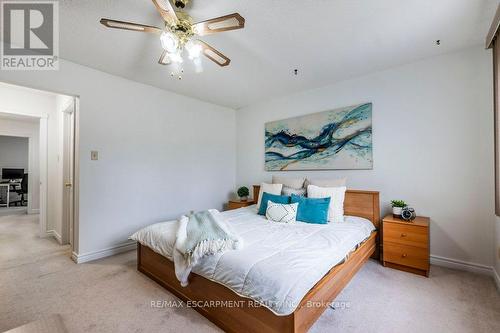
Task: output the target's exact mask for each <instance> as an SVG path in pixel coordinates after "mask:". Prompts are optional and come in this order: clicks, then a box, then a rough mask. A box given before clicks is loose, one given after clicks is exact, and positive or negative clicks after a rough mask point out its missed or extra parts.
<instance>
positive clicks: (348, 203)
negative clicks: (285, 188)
mask: <svg viewBox="0 0 500 333" xmlns="http://www.w3.org/2000/svg"><path fill="white" fill-rule="evenodd" d="M259 191H260V185H254V186H253V199H254V201H255V202H257V201H258V199H259ZM344 214H345V215H351V216H359V217H364V218H365V219H368V220H370V221H372V223H373V225H374V226H375V227H376V228H377V229H378V228H379V227H380V199H379V192H377V191H361V190H347V191H346V193H345V199H344Z"/></svg>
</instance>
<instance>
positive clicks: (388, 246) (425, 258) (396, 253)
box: [384, 231, 429, 270]
mask: <svg viewBox="0 0 500 333" xmlns="http://www.w3.org/2000/svg"><path fill="white" fill-rule="evenodd" d="M384 232H385V231H384ZM384 261H387V262H392V263H395V264H399V265H403V266H408V267H414V268H418V269H423V270H428V269H429V251H428V249H424V248H421V247H414V246H407V245H400V244H393V243H386V242H384Z"/></svg>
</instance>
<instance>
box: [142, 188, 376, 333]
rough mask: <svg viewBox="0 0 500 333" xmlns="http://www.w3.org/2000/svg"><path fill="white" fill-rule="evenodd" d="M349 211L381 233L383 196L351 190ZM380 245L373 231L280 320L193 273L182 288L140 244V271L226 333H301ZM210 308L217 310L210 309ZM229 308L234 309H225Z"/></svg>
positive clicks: (164, 263) (168, 266)
mask: <svg viewBox="0 0 500 333" xmlns="http://www.w3.org/2000/svg"><path fill="white" fill-rule="evenodd" d="M255 191H257V192H255ZM255 193H257V195H256V194H255ZM258 193H259V186H254V198H255V199H256V200H257V197H258ZM344 211H345V214H346V215H353V216H360V217H364V218H367V219H369V220H370V221H372V223H373V224H374V225H375V227H376V228H377V229H378V228H379V224H380V207H379V193H378V192H374V191H358V190H348V191H347V192H346V197H345V202H344ZM377 244H378V241H377V231H374V232H373V233H372V235H371V236H370V238H368V240H366V241H365V242H364V243H363V244H362V245H361V246H360V247H358V249H357V250H356V251H354V252H352V253H351V254H350V255H349V258H348V259H347V260H345V261H344V262H343V263H342V264H339V265H337V266H335V267H333V268H332V269H331V270H330V271H329V272H328V273H327V274H326V275H325V276H324V277H323V278H322V279H321V280H320V281H318V283H316V285H315V286H314V287H313V288H312V289H311V290H310V291H309V292H308V293H307V294H306V295H305V296H304V298H303V299H302V301H301V302H300V304H299V306H298V307H297V309H296V310H295V311H294V312H293V313H292V314H290V315H288V316H277V315H275V314H274V313H273V312H272V311H270V310H269V309H268V308H266V307H264V306H256V304H255V303H254V302H253V301H251V300H250V299H248V298H245V297H241V296H239V295H237V294H236V293H234V292H233V291H232V290H230V289H229V288H227V287H225V286H223V285H221V284H218V283H216V282H213V281H210V280H208V279H206V278H204V277H202V276H200V275H197V274H194V273H191V275H190V278H189V285H188V286H187V287H185V288H183V287H181V285H180V283H179V281H178V280H177V279H176V277H175V270H174V264H173V263H172V262H171V261H170V260H168V259H167V258H165V257H163V256H162V255H160V254H158V253H156V252H154V251H153V250H151V249H150V248H148V247H147V246H144V245H141V244H139V243H138V245H137V269H138V270H139V271H140V272H142V273H144V274H145V275H147V276H148V277H150V278H151V279H153V280H154V281H156V282H158V283H159V284H160V285H162V286H163V287H165V288H166V289H167V290H169V291H170V292H172V293H173V294H174V295H175V296H177V297H179V298H180V299H181V300H183V301H185V302H189V303H186V304H187V305H188V306H192V307H193V308H194V309H195V310H196V311H198V312H199V313H201V314H202V315H203V316H205V317H207V318H208V319H209V320H210V321H212V322H213V323H215V324H216V325H217V326H219V327H220V328H222V329H223V330H224V331H226V332H255V333H263V332H286V333H288V332H290V333H298V332H307V330H308V329H309V328H310V327H311V326H312V325H313V324H314V322H315V321H316V320H317V319H318V318H319V316H321V314H322V313H323V311H325V310H326V308H327V307H328V304H329V303H330V302H332V301H333V300H334V299H335V297H336V296H337V295H338V294H339V293H340V291H342V289H343V288H344V287H345V286H346V285H347V283H349V281H350V280H351V278H352V277H353V276H354V274H355V273H356V272H357V271H358V270H359V269H360V268H361V267H362V265H363V264H364V263H365V262H366V261H367V260H368V259H369V258H370V256H377V254H378V251H377V248H378V246H377ZM210 302H212V303H210ZM211 304H213V305H214V306H210V305H211ZM224 304H225V305H231V306H223V305H224ZM207 305H208V306H207Z"/></svg>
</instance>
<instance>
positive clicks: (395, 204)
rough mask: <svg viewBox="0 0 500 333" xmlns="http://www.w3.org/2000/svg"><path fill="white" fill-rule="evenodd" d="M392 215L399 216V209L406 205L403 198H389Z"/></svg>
mask: <svg viewBox="0 0 500 333" xmlns="http://www.w3.org/2000/svg"><path fill="white" fill-rule="evenodd" d="M391 206H392V215H394V216H395V217H401V211H402V210H403V208H405V207H406V206H408V205H407V204H406V202H404V201H403V200H391Z"/></svg>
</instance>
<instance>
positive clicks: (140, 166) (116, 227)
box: [0, 61, 236, 254]
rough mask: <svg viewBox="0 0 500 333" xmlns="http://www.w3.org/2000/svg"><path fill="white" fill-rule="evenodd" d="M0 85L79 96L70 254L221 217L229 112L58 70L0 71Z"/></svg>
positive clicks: (228, 181)
mask: <svg viewBox="0 0 500 333" xmlns="http://www.w3.org/2000/svg"><path fill="white" fill-rule="evenodd" d="M165 79H166V80H168V79H170V78H168V77H165ZM185 79H186V80H187V79H189V78H185ZM192 79H195V78H192ZM0 81H6V82H10V83H14V84H20V85H26V86H30V87H34V88H40V89H46V90H52V91H57V92H60V93H65V94H69V95H79V96H80V120H79V125H80V144H79V150H80V215H79V220H80V223H79V240H78V242H79V244H78V250H77V251H78V253H80V254H86V253H90V252H94V251H99V250H103V249H106V248H109V247H113V246H117V245H119V244H122V243H123V242H125V241H126V240H127V237H128V236H129V235H130V234H131V233H133V232H134V231H136V230H137V229H138V228H140V227H142V226H145V225H148V224H151V223H152V222H156V221H162V220H166V219H173V218H177V217H178V216H179V214H181V213H185V212H187V211H189V210H198V209H206V208H211V207H215V208H219V209H221V208H222V204H223V202H225V201H226V200H227V198H228V195H229V193H230V192H231V191H232V190H233V189H234V185H235V170H236V156H235V150H236V137H235V112H234V110H231V109H228V108H224V107H220V106H216V105H213V104H209V103H205V102H201V101H199V100H196V99H192V98H188V97H184V96H180V95H177V94H174V93H170V92H167V91H164V90H160V89H157V88H153V87H151V86H147V85H143V84H139V83H136V82H132V81H129V80H125V79H122V78H119V77H116V76H113V75H108V74H105V73H103V72H100V71H96V70H92V69H90V68H87V67H84V66H80V65H77V64H74V63H70V62H67V61H63V62H62V63H61V65H60V70H59V71H32V72H28V71H25V72H13V71H0ZM91 150H98V151H99V160H98V161H91V160H90V151H91ZM49 199H50V198H49Z"/></svg>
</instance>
